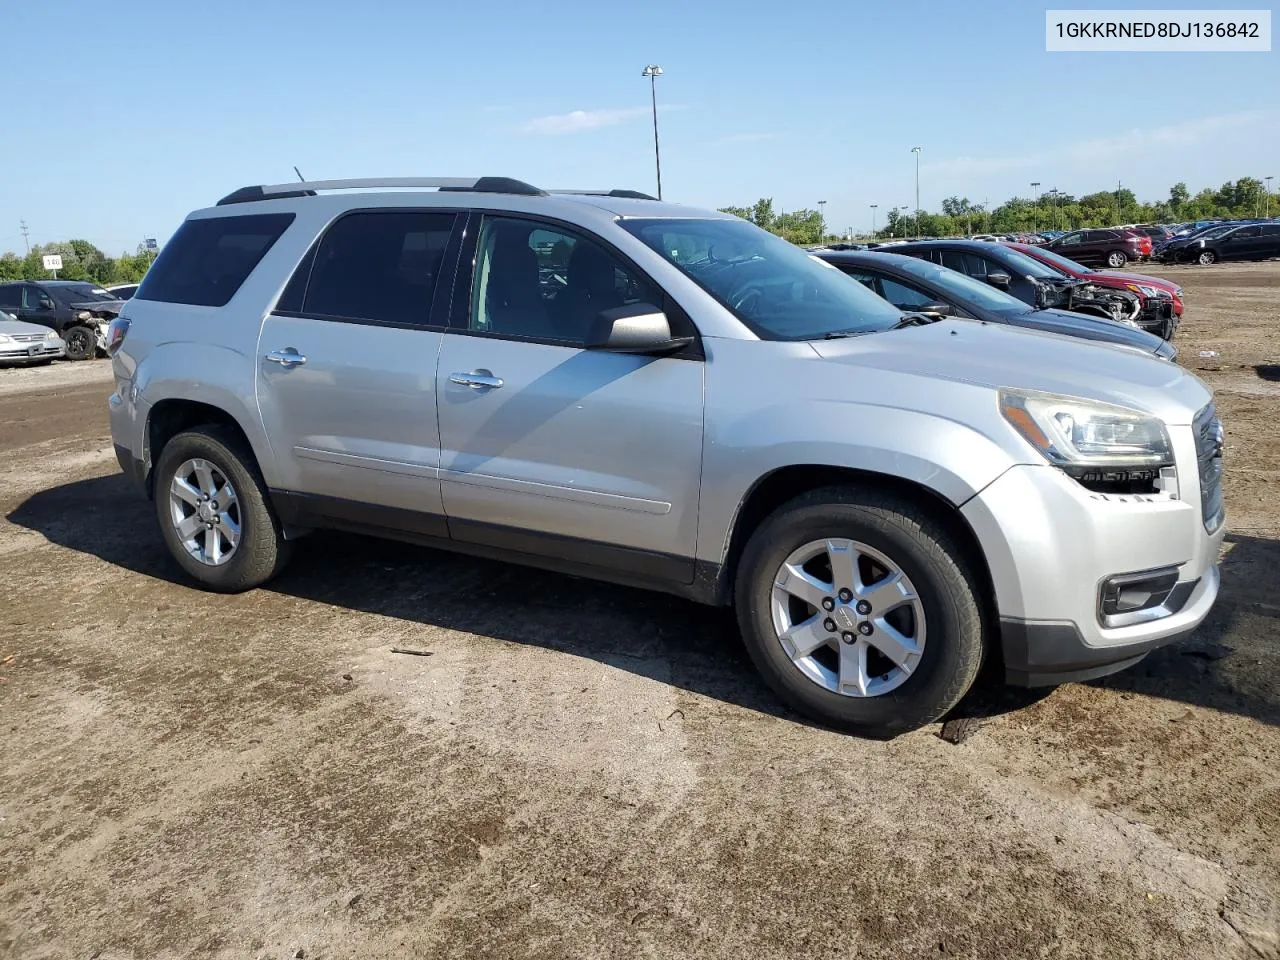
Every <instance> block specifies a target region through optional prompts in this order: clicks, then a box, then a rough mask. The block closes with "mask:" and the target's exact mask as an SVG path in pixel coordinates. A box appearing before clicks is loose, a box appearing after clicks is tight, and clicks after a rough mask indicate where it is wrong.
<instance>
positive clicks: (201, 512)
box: [196, 503, 213, 523]
mask: <svg viewBox="0 0 1280 960" xmlns="http://www.w3.org/2000/svg"><path fill="white" fill-rule="evenodd" d="M196 516H198V517H199V518H200V519H201V520H203V521H204V522H205V523H211V522H212V521H213V508H212V507H211V506H209V504H207V503H202V504H200V505H199V506H198V507H196Z"/></svg>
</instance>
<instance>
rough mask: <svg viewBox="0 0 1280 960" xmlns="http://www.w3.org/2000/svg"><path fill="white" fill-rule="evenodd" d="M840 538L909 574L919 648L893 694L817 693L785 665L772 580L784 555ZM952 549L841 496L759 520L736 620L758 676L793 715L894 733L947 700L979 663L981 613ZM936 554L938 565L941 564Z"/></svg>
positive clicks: (743, 570) (932, 715)
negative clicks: (921, 629) (921, 621)
mask: <svg viewBox="0 0 1280 960" xmlns="http://www.w3.org/2000/svg"><path fill="white" fill-rule="evenodd" d="M828 537H837V538H847V539H851V540H857V541H860V542H862V543H865V544H866V545H867V546H870V547H873V548H875V549H876V550H879V551H880V552H881V553H883V554H884V555H885V556H887V557H888V558H889V559H891V560H892V561H893V562H894V563H895V564H897V565H898V567H899V568H900V569H901V570H902V571H903V572H904V573H905V574H906V575H907V576H908V577H909V578H910V579H911V581H912V583H914V584H915V587H916V589H917V591H918V592H919V595H920V599H921V603H922V605H923V607H924V614H925V623H926V637H925V649H924V654H923V656H922V658H921V662H920V664H919V666H917V668H916V670H915V672H914V673H913V674H912V676H910V677H909V678H908V679H907V680H906V682H904V683H903V684H902V685H901V686H900V687H898V688H897V689H896V690H893V691H891V692H889V693H886V694H881V695H880V696H876V697H868V698H856V697H847V696H843V695H841V694H837V693H833V692H831V691H828V690H825V689H823V688H822V687H820V686H819V685H818V684H816V683H814V682H813V681H811V680H809V679H808V678H807V677H805V676H804V675H803V674H802V673H800V671H799V670H798V669H797V668H796V667H795V665H794V664H792V663H791V660H790V658H789V657H788V656H787V655H786V653H785V651H784V650H783V649H782V646H781V644H780V643H779V642H778V641H777V638H776V633H775V632H774V629H773V621H772V612H771V603H770V595H771V593H772V584H773V577H774V576H775V574H776V572H777V570H778V568H779V567H780V566H781V564H782V562H783V561H784V560H785V559H786V557H787V556H788V555H789V554H790V553H791V552H792V551H793V550H795V549H796V548H798V547H800V546H802V545H803V544H805V543H808V542H810V541H812V540H820V539H824V538H828ZM957 553H958V551H957V550H956V548H955V547H954V546H953V545H951V544H949V543H941V542H939V540H938V539H936V538H935V537H933V536H930V531H929V530H928V528H925V529H921V528H920V527H916V526H913V525H910V524H908V525H903V524H900V523H896V522H894V521H893V520H892V519H891V518H890V515H888V514H886V512H885V511H883V510H874V509H873V510H868V509H866V508H865V507H863V506H861V505H859V504H855V503H849V502H843V503H814V504H797V505H795V506H793V507H790V508H784V509H783V510H782V511H780V512H779V513H778V514H775V515H774V516H773V517H772V518H770V519H769V520H767V521H766V522H765V523H764V524H762V525H761V527H760V529H759V530H758V531H757V533H756V535H755V536H754V537H753V538H752V541H751V543H750V544H749V545H748V548H747V551H746V552H745V553H744V555H743V562H742V566H741V567H740V570H739V578H738V586H737V611H738V618H739V625H740V627H741V629H742V633H743V637H744V641H745V642H746V645H747V649H748V652H749V653H750V655H751V657H752V660H753V661H754V662H755V664H756V666H757V667H758V668H759V670H760V672H761V673H762V675H763V676H764V677H765V680H766V681H767V682H768V683H769V684H770V686H771V687H773V688H774V690H776V691H777V692H778V693H779V694H780V695H781V696H782V697H783V698H784V699H785V700H787V701H788V702H789V703H790V704H792V705H793V706H795V707H796V708H797V709H799V710H800V712H802V713H804V714H805V715H807V716H809V717H811V718H812V719H814V720H817V721H818V722H820V723H823V724H826V725H828V726H833V727H837V728H840V729H846V730H852V731H855V732H859V733H863V734H868V735H872V736H893V735H895V734H897V733H901V732H903V731H906V730H910V729H914V728H916V727H918V726H920V725H921V724H923V723H928V722H930V721H932V720H935V719H937V718H938V717H939V716H940V715H941V714H942V713H944V712H945V711H946V710H948V709H950V708H951V707H952V706H954V704H955V702H956V701H958V700H959V699H960V697H961V696H962V695H963V694H964V692H965V691H966V690H967V689H968V687H969V686H970V685H971V684H972V682H973V679H974V678H975V677H976V675H977V672H978V669H979V667H980V665H981V660H982V648H983V639H982V629H981V619H980V612H979V608H978V604H977V600H976V597H975V595H974V589H973V584H972V582H971V580H970V579H969V578H968V577H967V575H966V574H965V572H964V568H963V567H962V566H961V560H960V558H959V557H958V556H956V554H957ZM940 560H942V562H941V563H940V562H939V561H940Z"/></svg>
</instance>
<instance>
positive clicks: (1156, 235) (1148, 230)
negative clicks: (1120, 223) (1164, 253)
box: [1128, 223, 1173, 247]
mask: <svg viewBox="0 0 1280 960" xmlns="http://www.w3.org/2000/svg"><path fill="white" fill-rule="evenodd" d="M1128 229H1130V230H1132V231H1133V232H1134V233H1137V234H1141V235H1142V236H1144V237H1150V238H1151V244H1152V246H1153V247H1154V246H1155V245H1156V244H1157V243H1160V242H1161V241H1163V240H1168V239H1170V238H1171V237H1172V236H1173V233H1172V232H1171V231H1169V230H1167V229H1166V228H1164V227H1162V226H1160V225H1159V224H1151V223H1140V224H1137V225H1136V226H1133V227H1129V228H1128Z"/></svg>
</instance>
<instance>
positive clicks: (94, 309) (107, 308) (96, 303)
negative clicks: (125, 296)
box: [67, 300, 127, 317]
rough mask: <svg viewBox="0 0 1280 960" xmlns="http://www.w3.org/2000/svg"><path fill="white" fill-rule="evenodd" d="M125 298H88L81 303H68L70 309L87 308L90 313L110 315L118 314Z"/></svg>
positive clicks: (122, 307)
mask: <svg viewBox="0 0 1280 960" xmlns="http://www.w3.org/2000/svg"><path fill="white" fill-rule="evenodd" d="M126 302H127V301H125V300H88V301H85V302H83V303H69V304H67V306H69V307H70V308H71V309H72V310H88V311H89V312H90V313H104V314H106V315H107V316H110V317H116V316H119V315H120V311H121V310H123V309H124V305H125V303H126Z"/></svg>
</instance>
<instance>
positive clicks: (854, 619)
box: [836, 604, 861, 630]
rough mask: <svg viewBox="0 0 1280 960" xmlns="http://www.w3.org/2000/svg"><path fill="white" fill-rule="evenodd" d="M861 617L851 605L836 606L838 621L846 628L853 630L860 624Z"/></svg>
mask: <svg viewBox="0 0 1280 960" xmlns="http://www.w3.org/2000/svg"><path fill="white" fill-rule="evenodd" d="M859 619H861V618H860V617H859V616H858V615H857V613H855V612H854V611H853V610H852V609H851V608H850V607H846V606H844V605H843V604H841V605H840V606H838V607H836V622H837V623H839V624H840V626H842V627H844V628H845V629H846V630H853V629H855V628H856V627H857V626H858V620H859Z"/></svg>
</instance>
